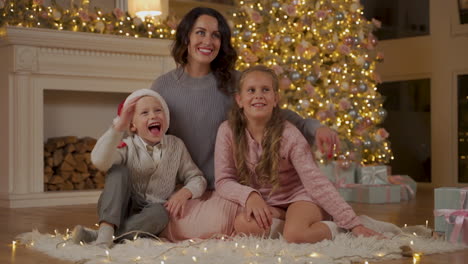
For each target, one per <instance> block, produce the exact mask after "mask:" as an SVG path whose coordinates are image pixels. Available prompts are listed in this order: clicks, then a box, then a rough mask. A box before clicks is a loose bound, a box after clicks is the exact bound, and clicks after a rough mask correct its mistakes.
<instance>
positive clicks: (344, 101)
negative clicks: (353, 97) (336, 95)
mask: <svg viewBox="0 0 468 264" xmlns="http://www.w3.org/2000/svg"><path fill="white" fill-rule="evenodd" d="M338 106H339V109H340V110H342V111H346V110H348V109H350V108H351V102H349V100H348V98H342V99H341V100H340V102H339V103H338Z"/></svg>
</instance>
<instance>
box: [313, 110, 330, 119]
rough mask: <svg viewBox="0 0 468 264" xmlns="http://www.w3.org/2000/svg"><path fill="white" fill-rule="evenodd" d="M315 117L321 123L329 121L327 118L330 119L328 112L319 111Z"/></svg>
mask: <svg viewBox="0 0 468 264" xmlns="http://www.w3.org/2000/svg"><path fill="white" fill-rule="evenodd" d="M315 117H316V118H317V119H318V120H319V121H325V120H327V117H328V114H327V111H324V110H319V111H317V113H316V114H315Z"/></svg>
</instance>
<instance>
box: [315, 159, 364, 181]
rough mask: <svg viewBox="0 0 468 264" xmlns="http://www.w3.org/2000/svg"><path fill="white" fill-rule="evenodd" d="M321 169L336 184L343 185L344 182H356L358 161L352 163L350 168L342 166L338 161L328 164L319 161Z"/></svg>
mask: <svg viewBox="0 0 468 264" xmlns="http://www.w3.org/2000/svg"><path fill="white" fill-rule="evenodd" d="M318 167H319V169H320V170H321V171H322V173H323V174H325V176H327V178H328V179H329V180H330V181H331V182H333V183H334V184H335V186H338V187H339V186H343V185H344V184H353V183H355V182H356V181H355V177H354V176H355V174H356V163H354V162H353V163H351V165H350V166H349V167H348V168H346V169H345V168H341V167H340V166H338V164H337V163H336V161H333V162H329V163H327V164H323V163H319V164H318Z"/></svg>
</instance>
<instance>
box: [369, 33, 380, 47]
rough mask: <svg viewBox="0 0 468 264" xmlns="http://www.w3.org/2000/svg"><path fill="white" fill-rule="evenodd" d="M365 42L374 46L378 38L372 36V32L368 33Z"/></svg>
mask: <svg viewBox="0 0 468 264" xmlns="http://www.w3.org/2000/svg"><path fill="white" fill-rule="evenodd" d="M367 42H368V43H370V44H371V45H372V46H374V47H375V46H377V43H378V40H377V37H375V36H374V34H372V33H369V35H368V36H367Z"/></svg>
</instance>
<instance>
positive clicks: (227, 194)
mask: <svg viewBox="0 0 468 264" xmlns="http://www.w3.org/2000/svg"><path fill="white" fill-rule="evenodd" d="M233 153H234V151H233V142H232V132H231V128H230V127H229V125H228V123H227V122H224V123H222V124H221V126H220V127H219V129H218V135H217V137H216V145H215V162H214V163H215V189H216V192H217V193H218V194H219V195H221V196H222V197H224V198H225V199H228V200H230V201H233V202H236V203H238V204H240V205H242V206H244V207H245V205H246V201H247V199H248V197H249V195H250V193H251V192H257V193H258V191H256V190H255V189H254V188H252V187H249V186H246V185H242V184H240V183H239V181H238V177H237V168H236V164H235V162H234V156H233Z"/></svg>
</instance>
